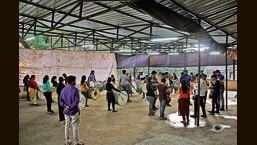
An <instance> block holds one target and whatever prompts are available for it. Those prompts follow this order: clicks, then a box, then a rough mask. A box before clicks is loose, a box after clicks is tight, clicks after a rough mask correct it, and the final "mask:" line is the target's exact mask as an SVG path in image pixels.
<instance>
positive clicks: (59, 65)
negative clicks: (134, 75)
mask: <svg viewBox="0 0 257 145" xmlns="http://www.w3.org/2000/svg"><path fill="white" fill-rule="evenodd" d="M91 70H95V76H96V80H97V81H104V80H106V79H107V78H108V77H109V76H111V74H114V75H115V74H116V73H117V65H116V60H115V55H114V54H113V53H103V52H91V51H86V52H85V51H65V50H33V49H19V85H23V83H22V80H23V77H24V76H25V75H26V74H29V75H33V74H34V75H36V81H37V82H38V83H39V85H42V80H43V77H44V75H49V77H50V78H51V77H52V76H54V75H56V76H57V77H59V76H62V74H63V73H66V74H67V75H74V76H76V77H77V84H78V83H79V82H80V79H81V76H82V75H86V76H87V77H88V76H89V74H90V72H91Z"/></svg>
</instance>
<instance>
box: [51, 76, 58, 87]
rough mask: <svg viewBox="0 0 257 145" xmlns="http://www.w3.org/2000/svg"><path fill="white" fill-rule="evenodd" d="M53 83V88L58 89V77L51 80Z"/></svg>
mask: <svg viewBox="0 0 257 145" xmlns="http://www.w3.org/2000/svg"><path fill="white" fill-rule="evenodd" d="M51 83H52V86H53V87H57V85H58V83H57V76H53V77H52V78H51Z"/></svg>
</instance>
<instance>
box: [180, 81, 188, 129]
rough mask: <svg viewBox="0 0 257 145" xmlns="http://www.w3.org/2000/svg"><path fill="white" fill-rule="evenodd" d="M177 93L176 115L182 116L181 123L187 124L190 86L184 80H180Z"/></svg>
mask: <svg viewBox="0 0 257 145" xmlns="http://www.w3.org/2000/svg"><path fill="white" fill-rule="evenodd" d="M178 93H179V99H178V115H179V116H182V119H183V121H181V123H183V124H184V126H187V125H188V124H189V104H190V88H189V87H188V86H187V84H186V81H185V80H182V81H181V87H179V89H178ZM185 116H186V117H185Z"/></svg>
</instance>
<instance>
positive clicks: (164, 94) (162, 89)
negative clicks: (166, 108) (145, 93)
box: [157, 84, 168, 100]
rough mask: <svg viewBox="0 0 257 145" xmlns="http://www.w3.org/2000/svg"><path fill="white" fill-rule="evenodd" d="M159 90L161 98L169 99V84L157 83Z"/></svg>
mask: <svg viewBox="0 0 257 145" xmlns="http://www.w3.org/2000/svg"><path fill="white" fill-rule="evenodd" d="M157 88H158V91H159V100H167V92H166V90H167V89H168V86H167V85H166V84H158V85H157Z"/></svg>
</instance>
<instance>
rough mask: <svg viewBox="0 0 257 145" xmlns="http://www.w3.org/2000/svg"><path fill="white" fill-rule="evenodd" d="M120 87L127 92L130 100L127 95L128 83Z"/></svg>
mask: <svg viewBox="0 0 257 145" xmlns="http://www.w3.org/2000/svg"><path fill="white" fill-rule="evenodd" d="M121 87H122V89H123V90H124V91H125V92H126V93H127V95H128V100H130V97H129V85H128V84H127V85H122V86H121Z"/></svg>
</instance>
